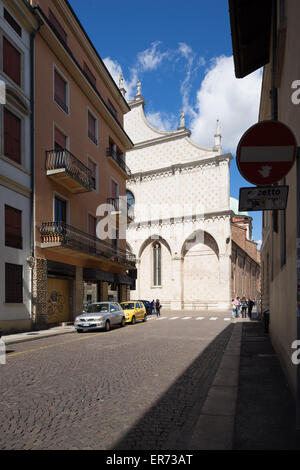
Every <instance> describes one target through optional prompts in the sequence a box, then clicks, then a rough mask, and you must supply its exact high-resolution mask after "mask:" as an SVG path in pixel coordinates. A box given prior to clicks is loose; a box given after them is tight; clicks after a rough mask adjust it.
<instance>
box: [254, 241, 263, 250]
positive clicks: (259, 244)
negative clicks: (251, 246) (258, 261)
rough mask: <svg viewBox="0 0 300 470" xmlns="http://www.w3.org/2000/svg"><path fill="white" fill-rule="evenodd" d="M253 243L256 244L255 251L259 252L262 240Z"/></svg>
mask: <svg viewBox="0 0 300 470" xmlns="http://www.w3.org/2000/svg"><path fill="white" fill-rule="evenodd" d="M255 243H257V249H258V250H260V249H261V245H262V240H257V241H256V242H255Z"/></svg>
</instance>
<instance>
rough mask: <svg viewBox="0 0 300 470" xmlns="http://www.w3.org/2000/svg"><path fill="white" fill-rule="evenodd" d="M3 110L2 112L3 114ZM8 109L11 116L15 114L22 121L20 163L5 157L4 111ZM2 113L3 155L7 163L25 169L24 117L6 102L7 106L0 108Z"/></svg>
mask: <svg viewBox="0 0 300 470" xmlns="http://www.w3.org/2000/svg"><path fill="white" fill-rule="evenodd" d="M1 109H2V112H1ZM5 109H7V110H8V111H9V112H10V113H11V114H13V115H14V116H15V117H16V118H18V119H19V120H20V162H17V161H16V160H13V159H12V158H10V157H9V156H7V155H5V152H4V145H5V139H4V110H5ZM0 112H1V122H2V129H1V133H2V145H1V148H0V152H1V154H2V155H3V156H4V157H5V159H6V161H8V162H10V163H11V164H12V165H15V166H16V167H22V168H24V164H25V162H24V160H25V155H24V146H25V145H24V144H25V138H24V116H23V115H22V114H21V113H19V112H18V111H17V110H15V109H14V108H13V107H12V106H11V105H10V104H9V103H8V102H6V104H5V105H3V106H1V107H0Z"/></svg>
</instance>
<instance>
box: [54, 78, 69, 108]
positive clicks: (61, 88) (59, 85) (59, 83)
mask: <svg viewBox="0 0 300 470" xmlns="http://www.w3.org/2000/svg"><path fill="white" fill-rule="evenodd" d="M54 99H55V101H56V102H57V103H58V104H59V105H60V106H61V107H62V108H63V109H64V110H65V111H67V84H66V82H65V80H64V79H63V78H62V77H61V76H60V74H59V73H57V72H56V71H55V74H54Z"/></svg>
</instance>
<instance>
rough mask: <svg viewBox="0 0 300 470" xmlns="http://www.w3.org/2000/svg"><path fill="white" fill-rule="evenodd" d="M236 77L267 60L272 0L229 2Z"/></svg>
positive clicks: (247, 72)
mask: <svg viewBox="0 0 300 470" xmlns="http://www.w3.org/2000/svg"><path fill="white" fill-rule="evenodd" d="M229 15H230V25H231V36H232V49H233V57H234V67H235V76H236V77H237V78H243V77H245V76H246V75H249V73H251V72H254V71H255V70H257V69H259V68H260V67H262V66H263V65H265V64H267V63H268V62H269V61H270V44H271V18H272V0H229Z"/></svg>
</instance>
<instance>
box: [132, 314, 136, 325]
mask: <svg viewBox="0 0 300 470" xmlns="http://www.w3.org/2000/svg"><path fill="white" fill-rule="evenodd" d="M131 323H132V324H133V325H134V324H135V316H133V317H132V320H131Z"/></svg>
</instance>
